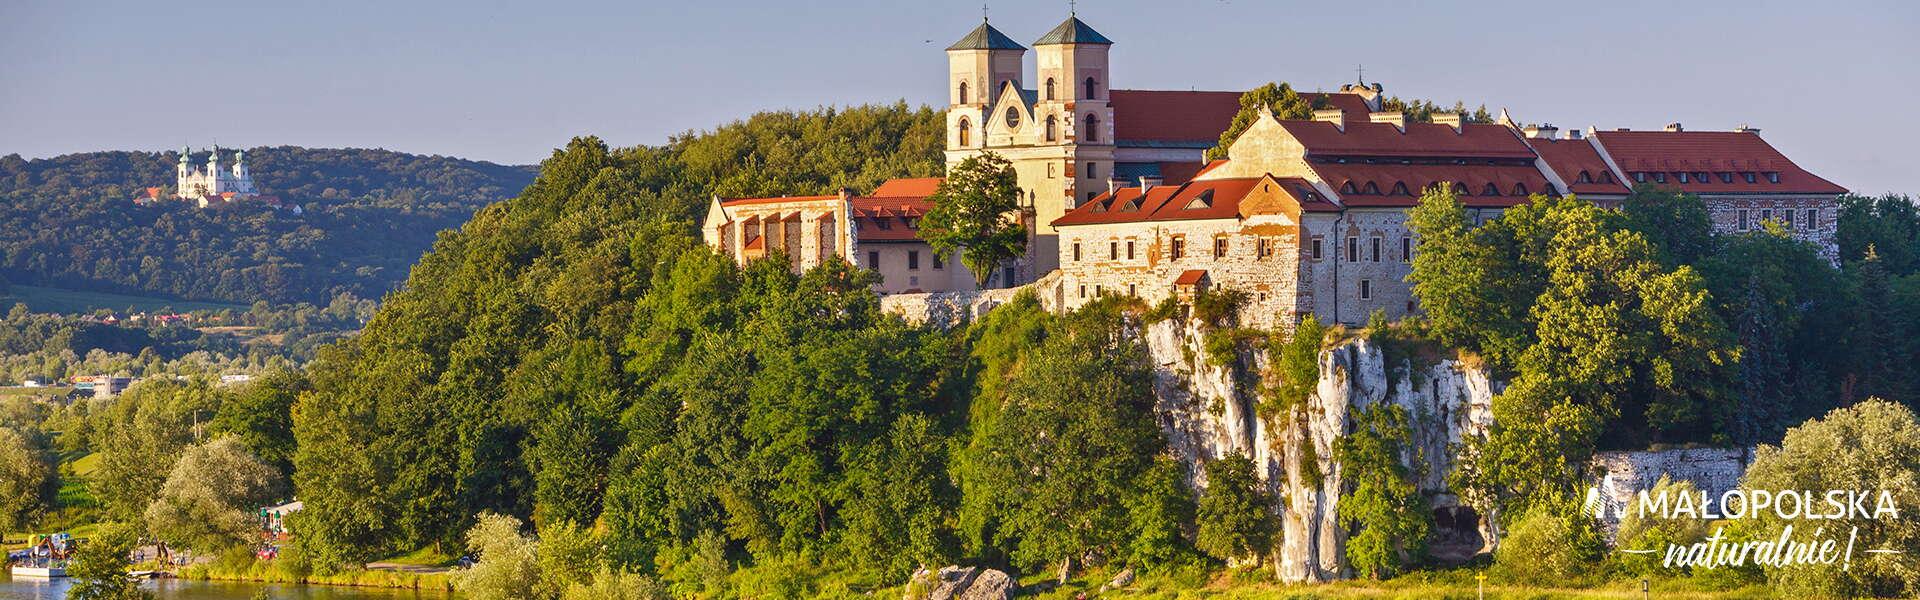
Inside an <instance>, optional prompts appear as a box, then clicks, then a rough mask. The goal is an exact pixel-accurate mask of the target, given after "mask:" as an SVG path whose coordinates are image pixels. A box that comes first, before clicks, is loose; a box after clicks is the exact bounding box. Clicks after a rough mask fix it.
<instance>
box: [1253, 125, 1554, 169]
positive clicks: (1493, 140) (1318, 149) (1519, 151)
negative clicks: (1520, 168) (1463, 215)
mask: <svg viewBox="0 0 1920 600" xmlns="http://www.w3.org/2000/svg"><path fill="white" fill-rule="evenodd" d="M1280 126H1282V127H1285V128H1286V129H1287V133H1289V134H1292V135H1293V137H1294V138H1295V139H1298V140H1300V143H1301V144H1302V145H1304V146H1306V148H1307V154H1309V155H1321V156H1397V157H1424V158H1441V157H1444V158H1526V159H1532V158H1533V157H1534V154H1533V150H1532V149H1531V148H1528V147H1527V144H1526V142H1523V141H1521V140H1520V136H1518V135H1515V134H1514V133H1513V130H1511V129H1508V128H1507V127H1506V126H1504V125H1494V124H1491V123H1467V124H1465V125H1462V126H1461V129H1460V131H1458V132H1456V131H1454V129H1453V127H1452V126H1449V125H1441V124H1438V123H1408V124H1407V128H1406V131H1404V132H1403V131H1401V130H1400V128H1398V127H1394V126H1393V125H1391V124H1388V123H1355V122H1352V121H1348V122H1347V125H1346V127H1345V128H1344V129H1342V128H1337V127H1334V126H1333V124H1332V123H1327V122H1324V121H1298V120H1288V121H1281V122H1280Z"/></svg>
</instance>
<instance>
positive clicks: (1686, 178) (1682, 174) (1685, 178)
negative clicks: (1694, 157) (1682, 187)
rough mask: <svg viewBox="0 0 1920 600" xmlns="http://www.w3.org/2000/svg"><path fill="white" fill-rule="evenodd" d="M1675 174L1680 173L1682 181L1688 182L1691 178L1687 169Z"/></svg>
mask: <svg viewBox="0 0 1920 600" xmlns="http://www.w3.org/2000/svg"><path fill="white" fill-rule="evenodd" d="M1675 175H1678V176H1680V183H1686V182H1687V180H1688V179H1690V178H1691V176H1690V175H1688V174H1687V172H1686V171H1681V172H1679V173H1675Z"/></svg>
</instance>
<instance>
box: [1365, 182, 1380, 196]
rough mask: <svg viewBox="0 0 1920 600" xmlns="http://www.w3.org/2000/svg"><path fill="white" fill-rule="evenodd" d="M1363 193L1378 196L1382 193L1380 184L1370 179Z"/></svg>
mask: <svg viewBox="0 0 1920 600" xmlns="http://www.w3.org/2000/svg"><path fill="white" fill-rule="evenodd" d="M1363 193H1365V194H1367V195H1369V196H1378V195H1380V186H1379V185H1378V184H1375V183H1374V182H1371V181H1369V182H1367V187H1366V188H1365V189H1364V191H1363Z"/></svg>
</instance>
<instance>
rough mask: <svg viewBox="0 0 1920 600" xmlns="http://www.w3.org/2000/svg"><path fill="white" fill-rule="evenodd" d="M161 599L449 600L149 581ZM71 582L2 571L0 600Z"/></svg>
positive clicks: (61, 592)
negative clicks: (13, 576) (259, 596)
mask: <svg viewBox="0 0 1920 600" xmlns="http://www.w3.org/2000/svg"><path fill="white" fill-rule="evenodd" d="M145 585H146V587H147V589H150V590H153V591H154V595H155V596H157V597H158V598H159V600H253V598H254V595H255V594H258V593H260V590H262V589H265V590H267V593H268V594H270V595H271V596H272V597H273V598H275V599H276V600H448V598H450V596H449V595H448V594H447V593H445V592H427V591H417V590H388V589H379V588H356V587H336V586H324V585H283V584H278V583H235V582H225V581H184V580H179V579H163V580H158V581H149V582H147V583H146V584H145ZM71 586H72V580H71V579H56V580H53V581H47V580H45V579H40V580H34V579H8V578H7V575H6V573H5V572H0V600H64V599H65V598H66V597H67V588H68V587H71Z"/></svg>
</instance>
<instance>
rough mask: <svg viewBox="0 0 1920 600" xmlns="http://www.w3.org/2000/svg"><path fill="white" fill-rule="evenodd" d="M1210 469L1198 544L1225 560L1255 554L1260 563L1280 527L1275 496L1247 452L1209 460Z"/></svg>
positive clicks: (1202, 500) (1201, 507)
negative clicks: (1276, 514) (1274, 500)
mask: <svg viewBox="0 0 1920 600" xmlns="http://www.w3.org/2000/svg"><path fill="white" fill-rule="evenodd" d="M1206 469H1207V488H1206V489H1205V490H1202V491H1201V492H1200V504H1199V508H1198V517H1199V518H1198V519H1197V523H1196V524H1197V525H1198V532H1197V534H1196V535H1195V536H1194V546H1195V547H1198V548H1199V549H1200V551H1202V552H1206V553H1207V554H1210V555H1213V557H1214V558H1218V559H1221V560H1228V561H1231V560H1234V559H1239V558H1247V557H1252V558H1253V559H1254V562H1255V563H1258V562H1259V559H1260V557H1261V556H1264V555H1266V553H1267V551H1268V550H1269V549H1271V548H1272V547H1273V536H1274V535H1275V533H1276V531H1277V530H1278V529H1279V526H1278V523H1276V522H1275V519H1274V516H1273V496H1272V495H1271V494H1268V493H1267V488H1266V484H1265V483H1263V482H1261V481H1260V477H1259V476H1258V475H1257V472H1256V469H1255V467H1254V464H1253V461H1252V460H1250V459H1248V458H1247V457H1246V455H1244V454H1234V455H1232V456H1228V457H1226V458H1222V459H1220V460H1216V461H1212V462H1209V463H1207V466H1206Z"/></svg>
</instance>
